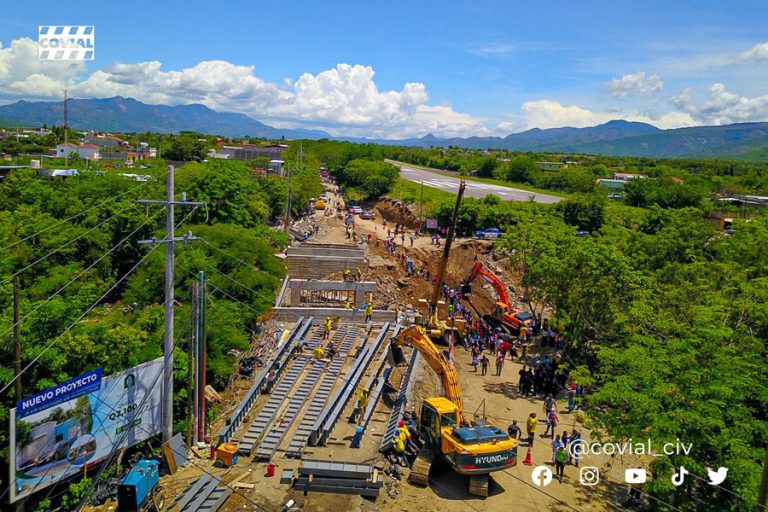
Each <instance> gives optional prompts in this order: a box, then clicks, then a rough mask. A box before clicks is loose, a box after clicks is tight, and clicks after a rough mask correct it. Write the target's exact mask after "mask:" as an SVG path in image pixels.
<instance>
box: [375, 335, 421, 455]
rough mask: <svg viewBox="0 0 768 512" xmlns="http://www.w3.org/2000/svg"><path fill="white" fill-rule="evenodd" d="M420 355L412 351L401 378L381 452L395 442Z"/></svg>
mask: <svg viewBox="0 0 768 512" xmlns="http://www.w3.org/2000/svg"><path fill="white" fill-rule="evenodd" d="M420 357H421V354H419V352H418V351H417V350H414V351H413V355H412V356H411V362H410V364H409V365H408V370H407V371H406V373H405V375H404V376H403V382H402V384H401V385H400V393H398V395H397V398H396V399H395V403H394V404H392V413H391V415H390V417H389V421H388V422H387V429H386V430H385V431H384V437H383V438H382V440H381V452H382V453H385V452H386V451H387V450H389V448H390V447H391V446H392V444H393V443H394V442H395V434H396V433H397V423H398V422H399V421H400V420H401V419H402V418H403V413H404V412H405V410H406V407H407V405H408V397H409V396H410V394H411V390H412V389H413V384H414V382H415V380H416V378H415V377H416V368H418V366H419V359H420Z"/></svg>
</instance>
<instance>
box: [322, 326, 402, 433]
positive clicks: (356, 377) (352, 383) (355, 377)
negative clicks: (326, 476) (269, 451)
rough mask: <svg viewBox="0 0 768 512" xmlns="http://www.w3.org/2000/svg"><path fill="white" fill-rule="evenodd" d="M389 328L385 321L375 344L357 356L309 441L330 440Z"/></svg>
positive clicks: (367, 346)
mask: <svg viewBox="0 0 768 512" xmlns="http://www.w3.org/2000/svg"><path fill="white" fill-rule="evenodd" d="M388 330H389V323H385V324H384V325H383V326H382V327H381V330H380V331H379V334H378V336H377V337H376V340H375V341H374V342H373V344H367V345H366V346H364V347H363V348H362V350H361V351H360V353H359V354H358V356H357V360H356V361H355V363H354V365H353V366H352V368H351V369H350V370H349V373H348V374H347V377H346V378H345V379H344V383H343V384H342V386H341V389H339V391H337V392H336V394H335V395H334V396H333V398H331V400H329V401H328V405H327V406H326V408H325V409H324V410H323V412H322V413H321V414H320V416H319V417H318V419H317V421H315V424H314V425H312V432H311V434H310V437H309V442H310V443H311V444H313V445H318V444H319V445H325V444H326V443H327V442H328V438H329V437H330V435H331V431H333V428H334V427H335V426H336V423H337V422H338V421H339V417H340V416H341V414H342V412H343V411H344V408H345V407H346V406H347V404H348V403H349V400H350V399H351V398H352V396H354V394H355V390H356V389H357V386H358V384H359V382H360V379H361V378H362V376H363V374H364V373H365V370H366V369H367V368H368V365H369V364H370V362H371V360H372V359H373V356H374V355H375V354H376V353H377V352H378V350H379V348H380V346H381V344H382V342H383V341H384V339H385V338H386V335H387V331H388Z"/></svg>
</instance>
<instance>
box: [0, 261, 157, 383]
mask: <svg viewBox="0 0 768 512" xmlns="http://www.w3.org/2000/svg"><path fill="white" fill-rule="evenodd" d="M155 249H156V247H153V248H151V249H150V250H149V252H147V254H145V255H144V256H143V257H142V258H141V259H140V260H139V261H138V262H136V264H135V265H134V266H133V267H131V269H130V270H129V271H128V272H126V273H125V274H124V275H123V277H121V278H120V279H118V280H117V282H115V284H113V285H112V286H110V287H109V290H107V291H106V292H105V293H104V294H103V295H102V296H101V297H99V298H98V299H96V301H94V302H93V304H91V305H90V306H89V307H88V309H86V310H85V311H84V312H83V314H82V315H80V316H79V317H78V318H77V320H75V321H74V322H72V323H71V324H70V325H69V327H67V328H66V329H65V330H64V332H62V333H61V334H59V335H58V336H56V337H55V338H54V339H53V340H52V341H51V342H50V343H49V344H48V345H46V347H45V348H44V349H43V351H42V352H40V353H39V354H38V355H37V356H35V358H34V359H32V361H31V362H30V363H29V364H27V366H25V367H24V369H22V370H21V373H19V374H18V375H15V376H14V377H13V379H11V380H10V382H8V384H6V385H5V386H3V389H0V395H2V394H3V393H4V392H5V391H6V390H7V389H8V388H9V387H10V386H11V385H12V384H13V383H14V382H16V381H17V380H18V379H19V378H20V377H21V376H22V375H23V374H24V372H26V371H27V370H29V369H30V368H31V367H32V365H34V364H35V363H36V362H37V361H38V360H39V359H40V358H41V357H42V356H43V354H45V353H46V352H48V350H50V349H51V348H52V347H53V345H55V344H56V342H57V341H59V339H61V337H62V336H64V335H65V334H67V333H68V332H69V331H70V330H72V328H73V327H74V326H75V325H77V323H78V322H79V321H80V320H82V319H83V318H85V316H86V315H87V314H88V313H90V312H91V310H93V308H95V307H96V306H98V305H99V303H100V302H101V301H102V300H104V298H106V297H107V295H109V294H110V293H112V290H114V289H115V288H117V286H118V285H119V284H120V283H122V282H123V281H125V279H127V278H128V276H130V275H131V274H132V273H133V271H134V270H136V269H137V268H138V266H139V265H141V264H142V263H143V262H144V260H145V259H147V257H149V255H150V254H152V253H153V252H154V251H155Z"/></svg>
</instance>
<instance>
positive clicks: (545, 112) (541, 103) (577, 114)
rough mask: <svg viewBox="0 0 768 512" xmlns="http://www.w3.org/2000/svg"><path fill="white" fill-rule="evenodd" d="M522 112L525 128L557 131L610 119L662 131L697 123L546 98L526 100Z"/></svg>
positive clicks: (682, 116) (683, 116) (686, 117)
mask: <svg viewBox="0 0 768 512" xmlns="http://www.w3.org/2000/svg"><path fill="white" fill-rule="evenodd" d="M522 110H523V116H524V118H525V123H524V124H525V127H526V128H558V127H562V126H571V127H574V128H584V127H587V126H596V125H598V124H602V123H607V122H608V121H611V120H614V119H623V120H625V121H637V122H641V123H649V124H652V125H654V126H657V127H659V128H663V129H666V128H680V127H683V126H693V125H695V124H699V123H697V122H696V121H695V120H694V118H693V117H692V116H691V115H690V114H689V113H687V112H676V111H673V112H669V113H666V114H663V115H650V114H647V113H641V112H624V111H622V110H618V109H615V108H612V109H609V110H605V111H602V112H594V111H592V110H590V109H587V108H583V107H579V106H577V105H569V106H566V105H563V104H562V103H560V102H558V101H554V100H547V99H544V100H537V101H527V102H525V103H523V108H522ZM502 125H505V126H502ZM514 127H517V128H520V126H519V125H514V124H512V123H508V124H505V123H501V124H500V125H499V127H498V128H499V129H500V130H504V129H505V128H514Z"/></svg>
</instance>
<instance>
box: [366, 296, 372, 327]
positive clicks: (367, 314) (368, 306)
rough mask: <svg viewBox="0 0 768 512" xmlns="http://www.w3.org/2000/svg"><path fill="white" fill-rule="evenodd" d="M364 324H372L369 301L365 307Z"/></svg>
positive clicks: (370, 303)
mask: <svg viewBox="0 0 768 512" xmlns="http://www.w3.org/2000/svg"><path fill="white" fill-rule="evenodd" d="M365 322H366V323H368V322H373V302H371V301H368V303H367V304H366V305H365Z"/></svg>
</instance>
